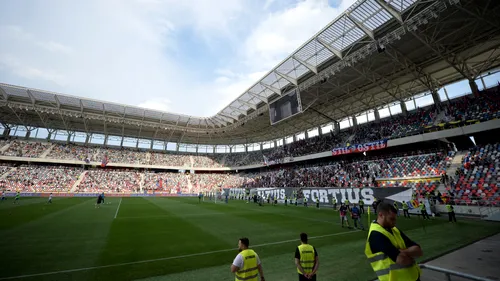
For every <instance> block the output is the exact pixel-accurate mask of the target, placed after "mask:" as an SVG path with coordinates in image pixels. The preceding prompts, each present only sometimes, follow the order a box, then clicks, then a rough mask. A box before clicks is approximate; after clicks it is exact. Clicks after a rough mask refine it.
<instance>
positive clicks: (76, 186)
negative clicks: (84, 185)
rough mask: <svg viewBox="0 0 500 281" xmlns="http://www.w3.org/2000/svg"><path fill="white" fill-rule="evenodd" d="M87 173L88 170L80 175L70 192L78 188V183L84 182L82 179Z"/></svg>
mask: <svg viewBox="0 0 500 281" xmlns="http://www.w3.org/2000/svg"><path fill="white" fill-rule="evenodd" d="M86 175H87V171H83V172H82V173H81V174H80V176H79V177H78V179H77V180H76V181H75V183H74V184H73V186H72V187H71V190H70V191H69V192H75V190H76V189H77V188H78V185H79V184H80V183H81V182H82V180H83V179H84V178H85V176H86Z"/></svg>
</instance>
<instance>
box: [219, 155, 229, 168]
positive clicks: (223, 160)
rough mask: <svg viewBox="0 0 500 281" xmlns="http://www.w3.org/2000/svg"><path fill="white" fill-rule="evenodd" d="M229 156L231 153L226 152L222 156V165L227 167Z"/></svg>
mask: <svg viewBox="0 0 500 281" xmlns="http://www.w3.org/2000/svg"><path fill="white" fill-rule="evenodd" d="M228 156H229V154H224V156H223V157H222V159H221V161H220V164H221V165H222V167H225V166H226V158H227V157H228Z"/></svg>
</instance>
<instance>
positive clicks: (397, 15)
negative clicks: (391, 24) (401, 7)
mask: <svg viewBox="0 0 500 281" xmlns="http://www.w3.org/2000/svg"><path fill="white" fill-rule="evenodd" d="M375 2H377V4H379V5H380V6H381V7H382V8H383V9H384V10H386V11H387V12H388V13H389V14H391V16H393V17H394V18H395V19H396V20H397V21H398V22H399V23H401V24H403V17H402V16H401V14H400V13H399V12H398V11H396V9H394V8H393V7H391V5H389V4H387V3H386V2H385V0H375Z"/></svg>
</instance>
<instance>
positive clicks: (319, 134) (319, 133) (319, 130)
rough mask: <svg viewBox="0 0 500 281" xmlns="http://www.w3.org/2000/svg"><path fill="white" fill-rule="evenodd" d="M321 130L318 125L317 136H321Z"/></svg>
mask: <svg viewBox="0 0 500 281" xmlns="http://www.w3.org/2000/svg"><path fill="white" fill-rule="evenodd" d="M322 135H323V132H322V131H321V126H319V127H318V136H322Z"/></svg>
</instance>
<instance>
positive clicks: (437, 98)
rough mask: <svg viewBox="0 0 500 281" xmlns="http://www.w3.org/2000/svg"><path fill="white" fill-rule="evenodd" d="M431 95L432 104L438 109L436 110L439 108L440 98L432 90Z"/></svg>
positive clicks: (434, 90)
mask: <svg viewBox="0 0 500 281" xmlns="http://www.w3.org/2000/svg"><path fill="white" fill-rule="evenodd" d="M431 95H432V100H433V101H434V104H435V105H436V106H437V107H438V108H441V98H440V97H439V94H438V92H437V91H436V89H433V90H432V91H431Z"/></svg>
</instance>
